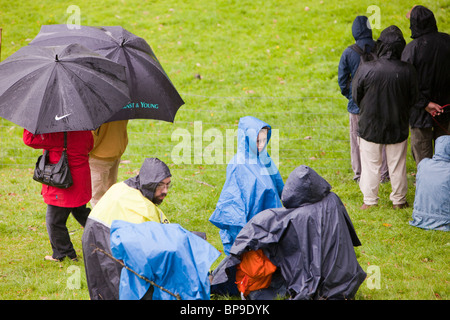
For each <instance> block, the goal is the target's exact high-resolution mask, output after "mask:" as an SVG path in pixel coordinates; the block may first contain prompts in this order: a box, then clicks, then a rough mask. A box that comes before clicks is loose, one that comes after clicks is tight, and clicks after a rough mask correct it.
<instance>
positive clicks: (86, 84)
mask: <svg viewBox="0 0 450 320" xmlns="http://www.w3.org/2000/svg"><path fill="white" fill-rule="evenodd" d="M81 67H82V68H85V67H84V66H81ZM63 68H64V70H65V71H66V73H70V74H71V75H73V76H74V77H76V78H77V79H78V80H79V81H80V82H81V83H83V84H84V85H85V87H86V88H88V89H89V90H90V92H91V93H92V94H93V95H95V96H96V97H97V98H98V100H99V101H101V102H102V103H103V105H104V106H105V107H106V109H107V110H109V111H111V112H114V110H113V109H112V108H111V107H110V106H109V105H108V104H107V103H106V102H105V101H104V99H103V98H102V97H101V96H100V95H99V94H98V93H97V92H96V91H95V90H92V88H91V87H90V86H89V85H88V82H86V81H84V80H83V79H82V78H81V77H80V76H78V74H76V72H73V71H72V70H70V69H69V68H66V67H65V66H64V65H63ZM75 91H76V92H77V93H78V91H77V90H75ZM124 95H126V94H124ZM80 99H81V100H83V99H82V98H81V97H80ZM86 110H88V109H87V108H86ZM91 124H92V127H94V123H91Z"/></svg>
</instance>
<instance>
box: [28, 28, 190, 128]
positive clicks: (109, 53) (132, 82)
mask: <svg viewBox="0 0 450 320" xmlns="http://www.w3.org/2000/svg"><path fill="white" fill-rule="evenodd" d="M70 43H79V44H81V45H83V46H85V47H87V48H89V49H90V50H93V51H95V52H97V53H99V54H101V55H103V56H104V57H106V58H108V59H111V60H112V61H114V62H117V63H119V64H121V65H123V66H124V67H125V68H126V75H127V81H128V84H129V88H130V97H131V102H130V103H129V104H126V105H124V106H123V109H122V110H120V112H119V113H117V114H116V115H114V117H113V118H111V119H110V121H114V120H126V119H158V120H164V121H169V122H173V121H174V118H175V114H176V112H177V111H178V109H179V108H180V107H181V106H182V105H183V104H184V101H183V99H182V98H181V97H180V95H179V94H178V92H177V90H176V88H175V86H174V85H173V83H172V82H171V80H170V79H169V77H168V76H167V74H166V73H165V71H164V69H163V68H162V66H161V64H160V63H159V61H158V59H157V58H156V56H155V54H154V52H153V50H152V49H151V47H150V46H149V44H148V43H147V42H146V41H145V40H144V39H142V38H140V37H138V36H136V35H134V34H132V33H131V32H129V31H127V30H125V29H124V28H122V27H120V26H106V27H92V26H80V28H79V29H69V28H67V26H66V25H44V26H42V27H41V30H40V32H39V34H38V35H37V36H36V37H35V38H34V39H33V41H31V42H30V45H63V44H70Z"/></svg>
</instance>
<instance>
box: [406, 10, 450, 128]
mask: <svg viewBox="0 0 450 320" xmlns="http://www.w3.org/2000/svg"><path fill="white" fill-rule="evenodd" d="M410 29H411V38H413V39H414V40H413V41H411V42H410V43H409V44H408V45H407V46H406V47H405V50H404V51H403V54H402V60H403V61H407V62H409V63H411V64H413V65H414V67H415V68H416V70H417V76H418V82H419V99H418V100H417V103H416V104H415V105H414V107H413V109H412V110H411V117H410V121H409V123H410V125H411V127H413V128H430V127H433V126H434V125H436V123H435V122H434V120H433V118H432V117H431V115H430V114H429V113H428V112H427V111H426V110H425V107H426V106H427V105H428V103H429V102H435V103H437V104H439V105H441V106H443V105H446V104H448V103H450V89H449V88H450V35H448V34H447V33H443V32H438V28H437V25H436V19H435V18H434V14H433V12H432V11H430V10H429V9H427V8H425V7H424V6H416V7H414V8H413V10H412V11H411V16H410ZM436 120H437V121H438V122H439V123H444V122H445V121H449V117H448V115H441V116H438V117H436Z"/></svg>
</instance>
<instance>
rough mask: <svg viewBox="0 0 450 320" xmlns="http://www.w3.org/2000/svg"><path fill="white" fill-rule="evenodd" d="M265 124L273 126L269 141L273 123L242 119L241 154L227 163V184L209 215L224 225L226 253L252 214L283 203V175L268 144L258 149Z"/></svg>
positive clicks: (249, 117) (240, 124) (223, 239)
mask: <svg viewBox="0 0 450 320" xmlns="http://www.w3.org/2000/svg"><path fill="white" fill-rule="evenodd" d="M264 127H267V128H269V132H268V135H267V143H269V140H270V137H271V130H270V128H271V127H270V126H269V125H268V124H267V123H265V122H263V121H261V120H259V119H257V118H254V117H251V116H247V117H243V118H241V119H240V121H239V126H238V146H237V154H236V155H235V156H234V157H233V159H232V160H231V161H230V163H229V164H228V166H227V176H226V181H225V184H224V186H223V189H222V192H221V194H220V198H219V201H218V202H217V205H216V210H215V211H214V212H213V214H212V215H211V217H210V218H209V221H210V222H211V223H213V224H214V225H215V226H216V227H218V228H219V229H220V232H219V233H220V238H221V240H222V244H223V249H224V252H225V254H228V253H229V250H230V248H231V246H232V245H233V242H234V239H235V238H236V236H237V234H238V233H239V231H240V230H241V229H242V227H243V226H245V224H246V223H247V222H248V221H249V220H250V219H251V218H253V217H254V216H255V215H256V214H257V213H259V212H261V211H263V210H265V209H269V208H280V207H281V206H282V204H281V200H280V197H281V192H282V191H283V186H284V183H283V179H282V178H281V175H280V173H279V171H278V169H277V167H276V165H275V163H274V162H273V160H272V159H271V158H270V156H269V154H268V153H267V148H264V150H262V151H261V152H258V149H257V147H256V140H257V136H258V133H259V131H260V130H261V129H262V128H264Z"/></svg>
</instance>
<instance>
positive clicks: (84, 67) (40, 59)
mask: <svg viewBox="0 0 450 320" xmlns="http://www.w3.org/2000/svg"><path fill="white" fill-rule="evenodd" d="M124 69H125V68H124V67H123V66H121V65H119V64H117V63H115V62H112V61H111V60H109V59H107V58H105V57H103V56H102V55H100V54H97V53H95V52H92V51H90V50H88V49H87V48H85V47H83V46H80V45H78V44H71V45H66V46H54V47H39V46H26V47H23V48H21V49H20V50H19V51H17V52H16V53H14V54H12V55H11V56H10V57H8V58H7V59H6V60H4V61H3V62H1V63H0V75H1V76H0V117H2V118H5V119H7V120H10V121H12V122H14V123H16V124H17V125H19V126H21V127H23V128H25V129H27V130H28V131H30V132H32V133H34V134H40V133H49V132H63V131H84V130H94V129H96V128H98V127H99V126H100V125H101V124H102V123H104V122H105V121H106V120H108V119H109V118H110V117H111V116H112V115H114V114H115V113H117V112H118V111H119V110H120V109H121V108H122V106H123V105H125V104H127V103H128V102H129V101H130V97H129V90H128V85H127V82H126V76H125V70H124Z"/></svg>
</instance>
